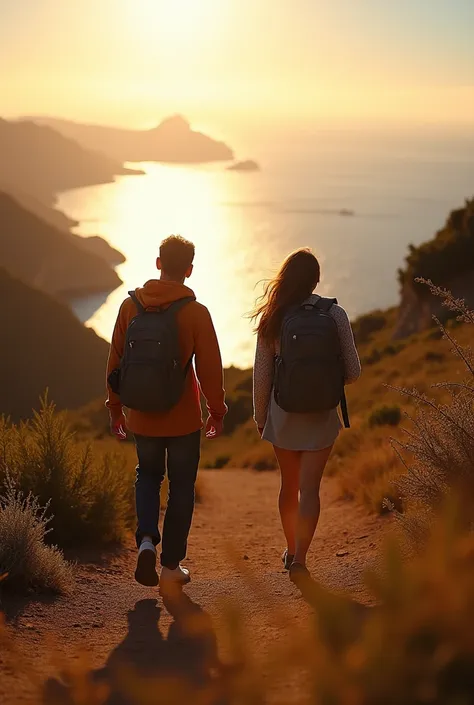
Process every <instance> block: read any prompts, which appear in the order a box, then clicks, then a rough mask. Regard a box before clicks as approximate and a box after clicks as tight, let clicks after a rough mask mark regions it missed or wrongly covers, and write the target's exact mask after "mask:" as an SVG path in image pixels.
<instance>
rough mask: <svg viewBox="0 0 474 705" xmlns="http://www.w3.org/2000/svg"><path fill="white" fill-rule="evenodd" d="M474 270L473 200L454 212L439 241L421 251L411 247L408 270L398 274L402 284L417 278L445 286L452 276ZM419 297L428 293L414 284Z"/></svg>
mask: <svg viewBox="0 0 474 705" xmlns="http://www.w3.org/2000/svg"><path fill="white" fill-rule="evenodd" d="M472 269H474V199H473V200H471V201H466V205H465V207H464V208H461V209H459V210H456V211H453V212H452V213H451V214H450V216H449V218H448V220H447V222H446V224H445V226H444V228H443V229H442V230H440V231H439V232H438V233H437V235H436V237H435V238H434V239H433V240H430V241H429V242H425V243H423V244H422V245H420V246H419V247H415V246H414V245H410V247H409V254H408V257H407V259H406V268H405V270H399V272H398V278H399V281H400V284H401V285H402V286H403V285H404V284H405V283H407V282H408V283H410V284H411V283H414V282H415V280H416V279H417V278H418V277H424V278H425V279H432V280H434V281H436V282H440V283H446V282H447V281H449V279H450V278H452V277H453V276H459V275H460V274H463V273H464V272H468V271H471V270H472ZM415 286H416V287H417V291H418V293H419V295H420V296H424V295H425V294H426V293H427V292H426V289H423V288H422V287H421V286H420V285H419V284H415Z"/></svg>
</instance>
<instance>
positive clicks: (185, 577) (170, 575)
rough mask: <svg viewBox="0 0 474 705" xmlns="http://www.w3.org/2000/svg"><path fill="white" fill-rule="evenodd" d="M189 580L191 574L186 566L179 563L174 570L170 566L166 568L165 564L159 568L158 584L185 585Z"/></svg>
mask: <svg viewBox="0 0 474 705" xmlns="http://www.w3.org/2000/svg"><path fill="white" fill-rule="evenodd" d="M189 582H191V576H190V574H189V570H188V569H187V568H183V566H181V565H179V566H178V567H177V568H175V569H174V570H171V568H166V567H165V566H163V567H162V569H161V575H160V585H161V587H163V585H187V584H188V583H189Z"/></svg>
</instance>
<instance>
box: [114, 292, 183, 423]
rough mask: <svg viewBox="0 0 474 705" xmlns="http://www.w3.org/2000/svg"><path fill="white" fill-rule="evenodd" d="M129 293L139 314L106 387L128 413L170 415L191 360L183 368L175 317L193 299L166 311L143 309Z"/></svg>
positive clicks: (177, 302) (172, 305) (181, 391)
mask: <svg viewBox="0 0 474 705" xmlns="http://www.w3.org/2000/svg"><path fill="white" fill-rule="evenodd" d="M128 293H129V296H130V297H131V299H132V300H133V302H134V304H135V306H136V307H137V310H138V313H137V315H136V316H135V317H134V318H133V319H132V320H131V321H130V324H129V326H128V328H127V334H126V337H125V348H124V352H123V357H122V361H121V363H120V368H119V369H118V370H114V371H113V372H112V374H111V376H110V377H109V384H110V385H111V388H112V391H114V392H116V393H117V394H119V395H120V401H121V402H122V404H123V406H126V407H127V408H128V409H134V410H136V411H144V412H158V411H161V412H163V411H169V410H170V409H172V408H173V407H174V406H175V405H176V404H177V403H178V401H179V400H180V398H181V396H182V394H183V392H184V385H185V382H186V377H187V375H188V372H189V369H190V367H191V364H192V359H193V356H191V358H190V360H188V361H187V363H186V365H185V366H184V367H183V365H182V363H181V359H180V350H179V338H178V326H177V323H176V314H177V313H178V311H180V310H181V309H182V308H183V307H184V306H186V305H187V304H189V303H190V302H191V301H195V298H194V297H187V298H184V299H180V300H179V301H176V302H174V303H172V304H171V305H170V306H169V307H168V308H163V309H161V308H158V309H145V308H144V306H142V304H141V303H140V301H139V300H138V299H137V297H136V295H135V293H134V292H133V291H129V292H128Z"/></svg>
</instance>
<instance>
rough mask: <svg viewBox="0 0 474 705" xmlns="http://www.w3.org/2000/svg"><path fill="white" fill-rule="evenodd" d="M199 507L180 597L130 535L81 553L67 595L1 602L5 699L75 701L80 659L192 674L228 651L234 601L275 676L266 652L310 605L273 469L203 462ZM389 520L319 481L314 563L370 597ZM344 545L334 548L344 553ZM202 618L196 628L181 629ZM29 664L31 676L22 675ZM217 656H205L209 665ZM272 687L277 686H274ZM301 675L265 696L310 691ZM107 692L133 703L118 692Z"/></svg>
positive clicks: (331, 581)
mask: <svg viewBox="0 0 474 705" xmlns="http://www.w3.org/2000/svg"><path fill="white" fill-rule="evenodd" d="M201 480H202V485H203V495H204V499H203V503H202V504H201V505H199V506H198V508H197V510H196V513H195V519H194V524H193V529H192V533H191V538H190V542H189V551H188V555H189V558H188V559H187V560H186V562H185V565H186V566H187V567H188V568H189V569H190V570H191V572H192V583H191V584H190V585H189V586H188V587H187V588H186V589H185V592H184V595H183V597H181V598H179V600H177V601H174V602H173V601H169V600H165V604H163V600H162V599H161V598H160V596H159V595H158V592H157V590H151V589H146V588H142V587H140V586H139V585H137V584H136V583H135V582H134V580H133V572H134V569H135V557H136V551H135V548H134V547H133V544H132V541H130V544H129V545H128V546H127V547H125V548H124V549H121V550H120V551H118V552H116V553H113V554H110V553H109V554H103V555H95V556H91V555H89V556H82V557H81V559H82V560H81V562H79V563H78V566H77V578H76V587H75V590H74V592H73V593H72V595H70V596H68V597H63V598H59V599H54V600H53V599H44V600H38V599H36V600H35V599H33V600H31V598H30V600H29V601H27V600H21V599H12V598H9V599H8V600H7V601H6V602H4V604H3V606H2V607H3V609H4V610H5V612H6V618H7V633H8V638H9V639H10V638H11V639H12V640H13V643H14V644H15V648H16V649H17V653H16V656H15V657H14V658H13V663H12V659H11V658H10V657H8V658H7V656H6V649H5V647H4V645H3V647H2V646H1V645H0V649H2V650H1V651H0V702H1V703H2V704H3V705H11V704H12V703H34V702H47V703H48V704H49V703H53V702H71V701H70V700H68V699H67V697H66V696H65V692H66V690H65V689H64V688H63V686H62V685H61V681H60V679H59V676H60V674H61V672H62V670H63V668H64V664H65V663H66V664H69V665H70V664H72V665H74V664H75V663H76V664H77V663H79V662H81V663H82V662H84V660H86V662H87V665H88V668H89V669H91V671H92V670H94V671H95V673H96V675H97V674H104V677H106V674H107V673H108V672H109V670H110V669H112V668H113V667H114V666H115V665H116V664H118V663H120V664H122V663H126V664H130V665H132V667H133V668H135V669H136V670H138V671H140V672H141V673H143V674H144V675H146V676H161V675H169V674H176V675H177V676H178V677H184V676H186V677H193V678H194V677H197V676H198V675H199V674H201V675H202V672H203V670H206V669H208V668H209V669H212V668H213V665H214V663H221V662H226V661H228V660H229V659H230V647H229V645H228V641H229V640H228V639H227V637H226V634H227V632H228V629H227V623H228V615H229V609H230V607H231V608H232V609H237V610H238V611H239V613H240V614H241V616H242V619H243V624H244V625H245V631H246V644H247V646H246V649H248V651H249V652H252V654H254V658H255V659H256V663H257V664H258V665H257V668H258V669H260V671H261V672H262V674H263V678H265V677H266V678H273V676H272V675H271V673H270V671H271V669H270V667H268V668H267V667H266V665H265V664H266V663H267V658H268V657H269V655H270V654H271V653H272V651H273V650H275V648H278V646H279V645H280V644H281V645H283V644H284V642H285V639H287V638H288V633H289V632H290V631H291V632H294V633H297V634H303V633H304V632H305V631H307V630H309V629H310V628H311V625H312V620H311V615H312V607H311V606H310V605H309V604H308V601H307V600H305V598H304V596H303V595H302V594H301V592H300V591H299V590H298V589H297V588H296V587H295V586H294V585H292V584H291V583H290V581H289V579H288V575H287V573H285V572H284V571H283V567H282V564H281V561H280V556H281V553H282V550H283V548H284V539H283V535H282V532H281V528H280V524H279V517H278V512H277V510H276V500H277V494H278V474H277V473H275V472H266V473H253V472H249V471H240V470H234V471H232V470H221V471H204V472H202V473H201ZM386 525H387V521H386V520H382V519H380V518H378V517H370V516H368V515H367V513H366V511H365V510H364V509H363V508H362V507H358V506H357V505H355V504H353V503H348V502H344V501H341V500H339V499H338V498H337V487H336V485H335V482H334V480H325V481H324V483H323V489H322V516H321V522H320V525H319V527H318V531H317V535H316V537H315V540H314V543H313V546H312V549H311V558H310V562H309V567H310V569H311V571H312V575H313V578H314V579H315V581H317V582H318V584H319V585H322V586H324V587H325V588H327V589H328V590H331V591H337V592H343V593H346V594H348V595H350V596H351V598H352V599H353V600H354V601H356V602H358V603H361V604H362V605H371V604H372V603H371V598H370V596H369V595H368V593H367V591H366V589H365V587H364V584H363V574H364V572H365V570H366V569H367V568H368V567H369V566H370V565H371V564H373V563H374V562H375V561H376V560H377V556H378V553H379V548H380V544H381V541H382V540H383V535H384V533H385V531H384V529H385V527H386ZM338 554H339V555H338ZM184 617H186V620H187V622H188V623H189V619H188V618H189V617H191V618H193V619H194V618H195V617H197V618H198V622H199V624H200V627H199V629H198V630H197V631H199V636H198V637H196V634H195V635H194V636H193V635H191V636H190V635H189V633H187V632H189V630H186V629H185V628H183V624H184V621H183V620H184ZM19 664H21V670H24V668H25V667H26V668H27V670H28V671H29V674H30V675H29V677H26V676H25V675H21V676H19V675H18V673H16V672H15V671H17V667H18V665H19ZM209 664H210V665H209ZM270 691H272V688H270ZM303 691H304V678H303V677H301V678H300V677H299V676H298V675H297V674H296V675H295V676H294V677H293V678H290V677H288V678H287V679H286V680H283V681H282V682H279V683H278V687H277V686H276V685H275V688H274V693H273V695H270V696H269V702H270V701H271V702H275V703H276V702H278V703H282V704H283V703H297V702H298V703H299V702H303V701H304V698H303ZM109 702H117V703H118V702H129V701H124V700H121V699H119V700H113V698H112V697H111V698H110V700H109Z"/></svg>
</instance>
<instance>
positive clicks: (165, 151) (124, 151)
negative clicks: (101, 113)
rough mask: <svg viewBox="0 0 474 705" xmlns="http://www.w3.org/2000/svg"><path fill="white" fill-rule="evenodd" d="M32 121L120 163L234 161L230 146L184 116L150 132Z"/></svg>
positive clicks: (175, 117) (172, 119)
mask: <svg viewBox="0 0 474 705" xmlns="http://www.w3.org/2000/svg"><path fill="white" fill-rule="evenodd" d="M31 119H32V120H34V121H35V122H37V123H38V124H42V125H47V126H48V127H50V128H53V129H54V130H57V131H58V132H60V133H61V134H62V135H63V136H65V137H67V138H69V139H73V140H75V141H77V142H78V143H79V144H81V145H82V146H83V147H84V148H85V149H88V150H94V151H101V152H104V153H105V154H107V155H108V156H109V157H110V158H112V159H115V160H118V161H119V162H121V163H123V162H146V161H154V162H169V163H178V164H199V163H202V164H204V163H208V162H220V161H230V160H232V159H234V152H233V150H232V149H231V148H230V147H229V146H228V145H226V144H225V143H224V142H220V141H218V140H215V139H213V138H212V137H208V136H207V135H205V134H203V133H202V132H197V131H195V130H193V129H192V128H191V125H190V123H189V122H188V120H186V118H184V117H182V116H181V115H173V116H171V117H168V118H166V119H165V120H163V121H162V122H161V123H160V124H159V125H157V126H156V127H153V128H152V129H150V130H130V129H123V128H118V127H107V126H103V125H88V124H83V123H78V122H72V121H69V120H61V119H56V118H50V117H34V118H31Z"/></svg>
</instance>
